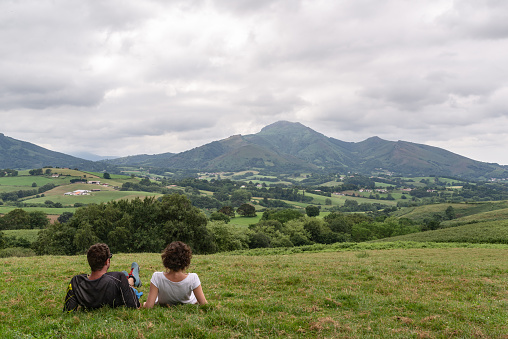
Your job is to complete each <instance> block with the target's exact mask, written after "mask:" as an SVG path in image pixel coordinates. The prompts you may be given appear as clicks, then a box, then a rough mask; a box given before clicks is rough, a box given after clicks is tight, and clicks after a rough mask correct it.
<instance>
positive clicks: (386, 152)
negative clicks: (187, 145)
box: [107, 121, 508, 179]
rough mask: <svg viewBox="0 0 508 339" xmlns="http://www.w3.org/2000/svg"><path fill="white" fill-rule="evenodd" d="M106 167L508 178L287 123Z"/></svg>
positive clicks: (438, 155) (412, 146)
mask: <svg viewBox="0 0 508 339" xmlns="http://www.w3.org/2000/svg"><path fill="white" fill-rule="evenodd" d="M107 162H108V163H110V164H114V165H143V166H154V167H160V168H169V169H195V170H203V171H215V170H221V171H239V170H246V169H253V168H257V169H266V170H270V171H272V172H279V173H288V172H298V171H320V170H321V171H326V172H329V171H338V172H344V171H350V172H360V173H372V172H373V171H379V170H384V171H388V172H393V173H397V174H401V175H422V176H428V175H439V176H455V177H462V178H468V179H479V178H483V179H487V178H491V177H500V178H507V177H508V170H507V169H508V167H506V166H500V165H498V164H490V163H484V162H480V161H475V160H471V159H468V158H466V157H463V156H460V155H458V154H455V153H452V152H449V151H447V150H444V149H441V148H437V147H432V146H427V145H421V144H416V143H411V142H405V141H396V142H394V141H387V140H383V139H381V138H378V137H372V138H369V139H367V140H364V141H362V142H358V143H354V142H344V141H341V140H337V139H334V138H330V137H327V136H325V135H323V134H321V133H318V132H316V131H314V130H312V129H310V128H309V127H306V126H304V125H302V124H300V123H292V122H287V121H279V122H276V123H273V124H271V125H268V126H266V127H264V128H263V129H262V130H261V131H260V132H259V133H256V134H251V135H246V136H241V135H235V136H232V137H229V138H226V139H222V140H219V141H214V142H211V143H209V144H206V145H203V146H200V147H196V148H194V149H192V150H189V151H185V152H182V153H179V154H176V155H173V154H169V155H168V154H160V155H153V156H146V155H144V156H143V157H142V158H137V157H130V158H119V159H113V160H107Z"/></svg>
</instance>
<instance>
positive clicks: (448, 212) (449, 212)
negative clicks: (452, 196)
mask: <svg viewBox="0 0 508 339" xmlns="http://www.w3.org/2000/svg"><path fill="white" fill-rule="evenodd" d="M445 215H446V219H448V220H452V219H455V218H456V216H455V209H454V208H453V207H452V206H448V208H447V209H446V211H445Z"/></svg>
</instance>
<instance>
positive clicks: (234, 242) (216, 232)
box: [207, 213, 249, 252]
mask: <svg viewBox="0 0 508 339" xmlns="http://www.w3.org/2000/svg"><path fill="white" fill-rule="evenodd" d="M219 214H222V213H219ZM207 228H208V230H209V231H210V232H211V233H212V234H213V236H214V238H215V243H216V244H217V251H218V252H226V251H235V250H242V249H247V248H249V246H248V238H247V235H246V234H245V233H244V232H242V231H240V230H239V229H238V227H236V226H230V225H227V224H226V223H224V222H222V221H213V222H211V223H209V224H208V225H207Z"/></svg>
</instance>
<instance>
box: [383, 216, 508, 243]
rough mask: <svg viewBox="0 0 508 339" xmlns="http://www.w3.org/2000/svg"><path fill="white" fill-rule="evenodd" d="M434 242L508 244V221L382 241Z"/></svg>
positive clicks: (451, 228) (477, 224) (463, 226)
mask: <svg viewBox="0 0 508 339" xmlns="http://www.w3.org/2000/svg"><path fill="white" fill-rule="evenodd" d="M399 240H400V241H432V242H469V243H489V244H508V219H504V220H497V221H485V222H478V223H472V224H467V225H462V226H456V227H448V228H443V229H438V230H435V231H426V232H418V233H411V234H406V235H400V236H396V237H391V238H386V239H382V240H380V241H399Z"/></svg>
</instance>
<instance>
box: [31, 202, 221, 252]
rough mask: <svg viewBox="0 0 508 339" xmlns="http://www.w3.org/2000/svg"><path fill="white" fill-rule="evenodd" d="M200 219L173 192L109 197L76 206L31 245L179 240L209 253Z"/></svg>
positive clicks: (147, 247)
mask: <svg viewBox="0 0 508 339" xmlns="http://www.w3.org/2000/svg"><path fill="white" fill-rule="evenodd" d="M206 224H207V218H206V216H205V215H204V213H203V212H201V211H200V210H199V209H197V208H196V207H194V206H192V204H191V202H190V200H189V199H188V198H187V197H185V196H183V195H179V194H172V195H165V196H163V197H162V198H161V199H160V200H157V199H155V198H154V197H147V198H145V199H143V200H141V199H139V198H136V199H133V200H118V201H109V202H107V203H101V204H90V205H88V206H86V207H83V208H79V209H77V210H76V212H75V214H74V216H73V217H72V218H70V219H69V220H68V222H66V223H65V224H60V223H56V224H54V225H50V226H49V227H48V228H47V229H45V230H43V231H41V232H40V233H39V237H38V239H37V241H36V242H37V244H36V246H35V250H36V252H37V253H38V254H77V253H80V252H81V251H83V250H84V249H85V248H86V247H87V245H88V244H89V243H90V242H92V241H100V242H104V243H107V244H108V245H110V246H111V248H112V249H114V250H115V251H125V252H159V251H162V250H163V249H164V247H165V246H166V245H167V244H168V243H170V242H172V241H175V240H180V241H183V242H185V243H187V244H189V246H191V248H192V250H193V252H194V253H196V254H199V253H213V251H215V250H216V246H215V242H214V238H213V235H212V234H211V233H210V232H209V231H208V230H207V228H206ZM55 225H56V226H55ZM64 243H65V244H64ZM60 247H61V248H60Z"/></svg>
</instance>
